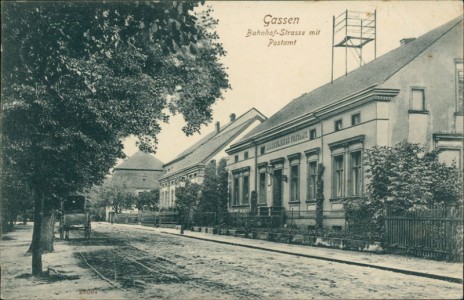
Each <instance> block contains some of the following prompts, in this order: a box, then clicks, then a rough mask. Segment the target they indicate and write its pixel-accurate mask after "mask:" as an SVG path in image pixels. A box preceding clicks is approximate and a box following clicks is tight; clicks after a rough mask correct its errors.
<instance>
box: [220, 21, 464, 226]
mask: <svg viewBox="0 0 464 300" xmlns="http://www.w3.org/2000/svg"><path fill="white" fill-rule="evenodd" d="M462 134H463V21H462V17H461V18H458V19H454V20H452V21H450V22H448V23H446V24H444V25H442V26H440V27H438V28H436V29H434V30H432V31H430V32H428V33H426V34H424V35H423V36H421V37H419V38H417V39H404V40H402V43H401V46H400V47H399V48H397V49H395V50H392V51H390V52H389V53H387V54H385V55H383V56H381V57H379V58H377V59H375V60H373V61H371V62H369V63H367V64H365V65H363V66H362V67H360V68H358V69H356V70H354V71H351V72H349V73H348V74H347V75H346V76H343V77H340V78H338V79H336V80H334V81H333V82H331V83H328V84H326V85H323V86H321V87H319V88H317V89H315V90H313V91H311V92H309V93H307V94H304V95H302V96H300V97H299V98H297V99H294V100H293V101H291V102H290V103H289V104H288V105H286V106H285V107H283V108H282V109H281V110H280V111H278V112H277V113H276V114H274V115H273V116H272V117H270V118H269V119H267V120H266V121H265V122H263V123H262V124H261V125H260V126H258V127H256V128H255V129H254V130H252V131H251V132H250V133H248V134H247V135H246V136H244V137H243V139H241V140H240V141H239V142H237V143H235V144H233V145H232V146H231V147H230V148H229V149H228V150H227V153H228V154H229V156H230V158H229V171H230V173H231V174H230V176H231V187H230V189H231V199H230V203H229V206H230V211H231V212H234V211H246V210H251V201H250V200H251V199H250V197H251V194H252V191H256V192H257V203H258V204H257V205H258V211H259V212H260V213H265V214H266V213H272V212H273V211H282V210H284V211H286V212H287V213H288V212H289V211H290V212H291V211H293V212H295V211H298V216H300V217H301V219H300V220H295V223H297V224H298V222H300V224H301V225H303V224H304V225H310V226H311V225H314V224H315V216H316V194H317V183H318V182H319V183H320V181H318V179H319V177H318V176H319V175H320V179H322V182H323V196H324V201H323V207H322V209H323V217H324V225H325V226H338V227H340V226H344V224H345V223H344V210H343V200H344V199H346V198H347V197H361V196H362V195H363V194H364V192H365V184H366V181H365V180H366V179H365V176H364V168H363V151H364V149H368V148H371V147H373V146H379V145H385V146H393V145H395V144H397V143H398V142H400V141H402V140H408V141H410V142H414V143H420V144H421V145H423V146H425V147H426V149H427V150H432V149H434V148H438V149H440V151H441V152H440V158H441V159H442V160H444V161H452V160H455V161H456V162H457V163H458V164H459V165H460V167H461V169H462V162H463V151H462V141H463V135H462ZM318 172H319V173H318ZM290 215H294V214H290Z"/></svg>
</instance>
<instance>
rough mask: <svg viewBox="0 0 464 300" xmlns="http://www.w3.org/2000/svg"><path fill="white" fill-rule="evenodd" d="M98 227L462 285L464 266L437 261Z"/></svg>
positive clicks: (171, 231) (173, 231)
mask: <svg viewBox="0 0 464 300" xmlns="http://www.w3.org/2000/svg"><path fill="white" fill-rule="evenodd" d="M98 226H121V227H125V226H129V227H135V228H139V229H141V230H147V231H155V232H159V233H165V234H174V235H177V236H183V237H187V238H195V239H201V240H205V241H212V242H219V243H225V244H231V245H237V246H242V247H248V248H255V249H261V250H267V251H274V252H280V253H288V254H294V255H301V256H305V257H310V258H315V259H323V260H329V261H335V262H338V263H347V264H351V265H359V266H364V267H372V268H378V269H383V270H387V271H393V272H399V273H403V274H410V275H416V276H423V277H428V278H435V279H441V280H446V281H451V282H456V283H461V284H462V282H463V264H462V263H453V262H444V261H434V260H429V259H422V258H416V257H406V256H400V255H392V254H374V253H368V252H356V251H347V250H338V249H331V248H319V247H311V246H302V245H292V244H284V243H275V242H269V241H263V240H255V239H247V238H241V237H233V236H225V235H212V234H206V233H201V232H192V231H189V230H185V231H184V234H180V231H179V230H178V229H170V228H156V227H147V226H142V225H127V224H113V225H111V224H109V223H103V222H101V223H98Z"/></svg>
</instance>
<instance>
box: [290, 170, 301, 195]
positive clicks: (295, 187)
mask: <svg viewBox="0 0 464 300" xmlns="http://www.w3.org/2000/svg"><path fill="white" fill-rule="evenodd" d="M299 200H300V168H299V165H293V166H291V167H290V201H299Z"/></svg>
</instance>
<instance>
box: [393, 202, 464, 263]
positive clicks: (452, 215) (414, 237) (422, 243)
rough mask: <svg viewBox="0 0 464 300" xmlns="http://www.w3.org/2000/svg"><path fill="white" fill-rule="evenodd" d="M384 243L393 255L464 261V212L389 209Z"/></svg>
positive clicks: (452, 209)
mask: <svg viewBox="0 0 464 300" xmlns="http://www.w3.org/2000/svg"><path fill="white" fill-rule="evenodd" d="M384 241H385V246H386V249H387V251H388V252H390V253H399V254H408V255H413V256H420V257H428V258H434V259H445V260H457V261H462V258H463V220H462V209H456V208H454V207H446V208H431V209H425V210H421V211H418V212H404V213H394V212H393V211H392V210H391V209H387V210H386V215H385V239H384Z"/></svg>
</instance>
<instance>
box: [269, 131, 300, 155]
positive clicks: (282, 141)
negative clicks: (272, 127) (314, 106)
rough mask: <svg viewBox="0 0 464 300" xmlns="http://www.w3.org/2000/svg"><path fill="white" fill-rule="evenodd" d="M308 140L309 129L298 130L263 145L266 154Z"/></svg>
mask: <svg viewBox="0 0 464 300" xmlns="http://www.w3.org/2000/svg"><path fill="white" fill-rule="evenodd" d="M308 140H309V129H303V130H299V131H297V132H294V133H292V134H289V135H285V136H283V137H281V138H278V139H276V140H273V141H271V142H269V143H267V144H265V147H266V152H269V151H271V150H276V149H281V148H284V147H287V146H290V145H293V144H298V143H300V142H303V141H308Z"/></svg>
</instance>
